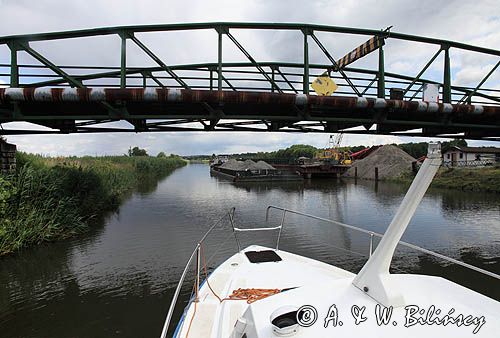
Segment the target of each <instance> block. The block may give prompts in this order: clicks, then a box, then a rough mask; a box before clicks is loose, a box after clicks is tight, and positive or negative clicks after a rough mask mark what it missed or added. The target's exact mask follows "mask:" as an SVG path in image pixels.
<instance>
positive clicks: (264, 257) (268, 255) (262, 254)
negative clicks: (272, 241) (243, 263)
mask: <svg viewBox="0 0 500 338" xmlns="http://www.w3.org/2000/svg"><path fill="white" fill-rule="evenodd" d="M245 255H246V256H247V258H248V260H249V261H250V263H266V262H279V261H281V260H282V259H281V257H280V256H279V255H278V254H277V253H276V252H275V251H273V250H262V251H247V252H245Z"/></svg>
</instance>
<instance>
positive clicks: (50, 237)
mask: <svg viewBox="0 0 500 338" xmlns="http://www.w3.org/2000/svg"><path fill="white" fill-rule="evenodd" d="M17 163H18V166H17V168H18V169H17V172H16V173H15V174H13V175H9V176H2V175H0V255H4V254H7V253H11V252H13V251H16V250H18V249H20V248H22V247H26V246H29V245H33V244H37V243H41V242H44V241H54V240H58V239H62V238H67V237H70V236H73V235H75V234H78V233H81V232H83V231H85V230H86V229H88V227H89V223H90V222H91V220H92V219H94V218H96V217H98V216H100V215H103V214H104V213H105V212H107V211H110V210H114V209H116V208H117V207H118V205H119V204H120V203H121V202H122V201H123V199H125V198H126V197H127V196H128V195H129V194H130V192H131V191H133V190H134V189H136V188H137V187H139V186H140V184H141V183H142V182H144V181H145V180H148V181H149V180H158V179H160V178H162V177H164V176H166V175H168V174H169V173H170V172H171V171H172V170H174V169H175V168H178V167H180V166H183V165H184V164H185V163H186V162H185V161H183V160H182V159H181V158H179V157H177V156H171V157H160V158H158V157H147V156H141V157H127V156H107V157H82V158H77V157H66V158H60V157H59V158H48V157H42V156H38V155H30V154H25V153H18V154H17Z"/></svg>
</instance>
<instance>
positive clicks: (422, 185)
mask: <svg viewBox="0 0 500 338" xmlns="http://www.w3.org/2000/svg"><path fill="white" fill-rule="evenodd" d="M440 165H441V145H440V144H439V143H429V146H428V149H427V159H426V160H425V161H424V163H423V164H422V166H421V168H420V170H419V171H418V173H417V176H416V177H415V179H414V180H413V182H412V184H411V186H410V188H409V189H408V192H407V193H406V195H405V197H404V199H403V202H401V205H400V206H399V209H398V211H397V212H396V215H395V216H394V218H393V219H392V222H391V224H390V225H389V227H388V228H387V230H386V232H385V234H384V236H383V237H382V239H381V240H380V243H379V245H378V246H377V249H376V250H375V252H374V253H373V255H372V256H371V257H370V258H369V259H368V261H367V262H366V264H365V265H364V266H363V268H362V269H361V271H360V272H359V273H358V275H357V276H356V277H355V278H354V280H353V282H352V284H353V285H354V286H356V287H357V288H358V289H360V290H362V291H363V292H365V293H366V294H367V295H368V296H370V297H372V298H373V299H375V300H376V301H377V302H378V303H380V304H382V305H384V306H393V307H400V306H404V305H405V303H404V298H403V295H402V293H401V292H400V285H398V282H397V281H395V280H394V278H391V274H390V273H389V267H390V265H391V261H392V257H393V255H394V251H395V250H396V246H397V245H398V242H399V241H400V240H401V237H402V236H403V234H404V232H405V230H406V228H407V226H408V223H409V222H410V220H411V218H412V217H413V214H414V213H415V210H416V209H417V207H418V205H419V204H420V201H421V200H422V197H423V196H424V194H425V192H426V191H427V188H429V185H430V184H431V182H432V179H433V178H434V176H435V175H436V172H437V170H438V169H439V166H440Z"/></svg>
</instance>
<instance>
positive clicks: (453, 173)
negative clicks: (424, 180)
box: [394, 167, 500, 194]
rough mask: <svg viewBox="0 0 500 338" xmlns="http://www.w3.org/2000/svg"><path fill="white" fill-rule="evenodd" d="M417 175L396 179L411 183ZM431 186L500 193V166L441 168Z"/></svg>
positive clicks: (405, 175) (396, 179)
mask: <svg viewBox="0 0 500 338" xmlns="http://www.w3.org/2000/svg"><path fill="white" fill-rule="evenodd" d="M414 177H415V176H414V175H413V174H404V175H402V176H400V177H397V178H395V179H394V181H397V182H403V183H407V184H410V183H411V181H412V180H413V178H414ZM431 187H435V188H446V189H457V190H462V191H478V192H492V193H497V194H499V193H500V167H482V168H440V169H439V171H438V172H437V174H436V177H435V178H434V180H433V181H432V184H431Z"/></svg>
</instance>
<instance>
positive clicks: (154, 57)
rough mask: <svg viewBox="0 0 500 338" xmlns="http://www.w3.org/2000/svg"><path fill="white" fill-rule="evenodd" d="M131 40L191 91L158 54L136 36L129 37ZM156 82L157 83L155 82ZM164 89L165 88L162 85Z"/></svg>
mask: <svg viewBox="0 0 500 338" xmlns="http://www.w3.org/2000/svg"><path fill="white" fill-rule="evenodd" d="M129 38H130V40H132V41H133V42H134V43H135V44H136V45H137V46H138V47H139V48H140V49H142V50H143V51H144V53H146V54H147V55H148V56H149V57H150V58H151V59H153V60H154V61H155V62H156V63H157V64H158V65H159V66H160V67H162V68H163V69H164V70H165V71H166V72H167V73H168V74H169V75H170V76H171V77H172V78H173V79H174V80H175V81H177V83H179V84H180V85H181V86H182V87H184V89H190V87H189V86H188V85H187V83H186V82H184V80H182V79H181V78H180V77H179V76H178V75H177V74H176V73H175V72H174V71H173V70H172V69H171V68H170V67H169V66H167V65H166V64H165V62H163V61H162V60H161V59H160V58H159V57H158V56H156V54H154V53H153V52H152V51H151V50H150V49H149V48H148V47H147V46H146V45H145V44H143V43H142V42H141V40H139V39H138V38H136V37H135V35H133V34H130V35H129ZM155 82H156V81H155ZM162 87H164V86H163V85H162Z"/></svg>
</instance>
